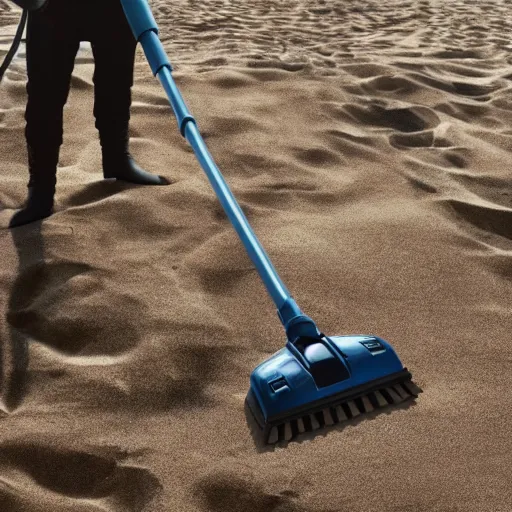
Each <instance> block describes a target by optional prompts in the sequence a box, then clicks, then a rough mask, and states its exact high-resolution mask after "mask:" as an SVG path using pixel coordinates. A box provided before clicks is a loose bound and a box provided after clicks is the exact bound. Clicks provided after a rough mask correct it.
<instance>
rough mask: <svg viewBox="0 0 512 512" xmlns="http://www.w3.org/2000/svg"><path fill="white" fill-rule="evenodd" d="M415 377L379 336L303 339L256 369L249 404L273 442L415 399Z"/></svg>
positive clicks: (416, 389) (265, 438) (248, 398)
mask: <svg viewBox="0 0 512 512" xmlns="http://www.w3.org/2000/svg"><path fill="white" fill-rule="evenodd" d="M411 379H412V376H411V374H410V373H409V372H408V371H407V369H406V368H404V367H403V366H402V363H401V362H400V359H399V358H398V356H397V355H396V353H395V351H394V350H393V348H392V347H391V345H390V344H389V343H387V342H386V341H384V340H383V339H381V338H378V337H376V336H333V337H326V336H324V335H322V337H321V338H300V339H298V340H297V341H295V342H294V343H290V342H288V343H287V345H286V347H285V348H283V349H282V350H280V351H279V352H277V353H276V354H274V355H273V356H272V357H271V358H270V359H268V360H267V361H265V362H263V363H262V364H260V365H259V366H258V367H257V368H256V369H255V370H254V371H253V372H252V374H251V387H250V389H249V393H248V395H247V398H246V404H247V406H248V407H249V409H250V411H251V413H252V415H253V416H254V419H255V420H256V423H257V424H258V426H259V427H260V429H261V431H262V434H263V437H264V441H265V442H266V443H269V444H273V443H276V442H278V441H281V440H285V441H289V440H291V439H293V438H294V437H296V436H297V435H299V434H301V433H304V432H309V431H314V430H317V429H319V428H322V427H324V426H329V425H334V424H335V423H340V422H342V421H346V420H349V419H351V418H354V417H356V416H359V415H360V414H363V413H368V412H371V411H373V410H375V409H378V408H381V407H386V406H388V405H390V404H396V403H400V402H404V401H406V400H409V399H412V398H414V397H416V396H418V393H420V392H421V389H420V388H419V387H418V386H416V385H415V384H414V383H413V382H412V380H411Z"/></svg>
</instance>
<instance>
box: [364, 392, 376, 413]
mask: <svg viewBox="0 0 512 512" xmlns="http://www.w3.org/2000/svg"><path fill="white" fill-rule="evenodd" d="M361 400H362V402H363V406H364V408H365V410H366V412H372V411H373V409H374V408H373V405H372V403H371V402H370V399H369V398H368V397H367V396H363V397H362V398H361Z"/></svg>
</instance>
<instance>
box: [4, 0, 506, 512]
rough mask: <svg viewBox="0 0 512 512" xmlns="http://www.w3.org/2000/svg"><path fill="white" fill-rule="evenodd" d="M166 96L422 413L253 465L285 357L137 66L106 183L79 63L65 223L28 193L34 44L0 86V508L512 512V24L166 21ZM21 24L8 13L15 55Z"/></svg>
mask: <svg viewBox="0 0 512 512" xmlns="http://www.w3.org/2000/svg"><path fill="white" fill-rule="evenodd" d="M151 4H152V6H153V9H154V12H155V17H156V19H157V21H158V23H159V26H160V29H161V37H162V40H163V41H164V45H165V47H166V49H167V50H168V52H169V56H170V59H171V62H172V63H173V66H174V68H175V71H174V76H175V79H176V82H177V84H178V86H179V87H180V90H181V92H182V94H183V96H184V98H185V100H186V102H187V105H188V107H189V109H190V110H191V112H192V113H193V114H194V116H195V117H196V119H197V122H198V126H199V128H200V131H201V133H202V134H203V136H204V138H205V140H206V143H207V145H208V147H209V149H210V151H211V153H212V155H213V156H214V158H215V160H216V162H217V164H218V165H219V167H220V169H221V170H222V172H223V173H224V176H225V178H226V180H227V181H228V183H229V184H230V186H231V188H232V190H233V192H234V194H235V196H236V197H237V199H238V200H239V202H240V205H241V206H242V208H243V210H244V211H245V213H246V215H247V217H248V219H249V221H250V222H251V224H252V226H253V227H254V230H255V232H256V233H257V235H258V237H259V238H260V240H261V242H262V243H263V245H264V246H265V248H266V249H267V251H268V253H269V255H270V257H271V259H272V261H273V262H274V264H275V266H276V268H277V270H278V271H279V273H280V275H281V277H282V278H283V280H284V282H285V283H286V284H287V286H288V287H289V289H290V290H291V292H292V294H293V295H294V297H295V299H296V300H297V302H298V303H299V305H300V306H301V307H302V308H303V310H304V311H305V312H306V313H307V314H308V315H310V316H311V317H313V318H314V319H315V320H316V321H317V323H318V325H319V327H320V328H321V329H322V330H323V331H324V332H326V333H327V334H345V333H347V334H348V333H375V334H378V335H380V336H382V337H383V338H385V339H387V340H389V341H390V342H391V343H392V344H393V345H394V347H395V348H396V350H397V352H398V354H399V355H400V357H401V359H402V361H403V362H404V363H405V364H406V366H407V367H408V368H409V369H410V370H411V371H412V372H413V374H414V377H415V381H416V382H417V383H418V384H419V385H420V386H421V387H422V389H423V391H424V393H423V394H422V395H421V396H420V398H419V399H418V400H417V401H416V402H415V403H412V404H411V405H410V406H408V407H395V408H389V409H387V410H385V411H384V412H383V413H378V414H377V413H372V414H371V415H369V416H368V417H366V418H363V419H361V418H356V419H353V420H351V421H349V422H347V423H345V424H343V425H338V426H336V427H332V428H330V429H326V430H324V431H321V432H320V433H318V434H316V435H309V436H305V438H303V439H300V440H298V441H296V442H292V443H289V444H288V445H286V444H280V445H278V446H277V447H274V448H263V447H262V446H261V445H260V444H258V442H257V440H256V439H255V438H254V436H253V435H252V434H251V425H250V422H249V423H248V421H247V418H246V416H245V411H244V398H245V394H246V392H247V388H248V379H249V375H250V372H251V371H252V369H253V368H254V367H255V366H256V365H257V364H258V363H260V362H261V361H263V360H264V359H265V358H267V357H269V356H270V355H271V354H272V353H274V352H275V351H277V350H278V349H280V348H281V347H282V346H283V343H284V334H283V331H282V327H281V326H280V324H279V322H278V319H277V317H276V314H275V310H274V307H273V304H272V303H271V300H270V299H269V298H268V297H267V295H266V292H265V290H264V287H263V285H262V284H261V282H260V280H259V278H258V276H257V273H256V271H255V270H254V269H253V267H252V265H251V263H250V261H249V259H248V257H247V256H246V254H245V252H244V249H243V247H242V246H241V244H240V242H239V241H238V239H237V237H236V234H235V232H234V230H233V228H232V227H231V225H230V223H229V221H228V220H227V218H226V216H225V215H224V213H223V211H222V209H221V207H220V205H219V203H218V201H217V199H216V197H215V195H214V193H213V191H212V190H211V188H210V185H209V183H208V181H207V179H206V177H205V176H204V175H203V172H202V170H201V169H200V167H199V164H198V163H197V162H196V160H195V157H194V155H193V153H192V151H191V149H190V148H189V147H188V145H187V143H186V141H185V140H184V139H183V138H182V137H181V136H180V134H179V132H178V129H177V126H176V122H175V120H174V118H173V117H172V112H171V109H170V107H169V105H168V102H167V99H166V98H165V96H164V92H163V90H161V87H160V85H159V83H158V81H157V80H156V79H154V78H153V77H152V75H151V72H150V69H149V66H148V65H147V63H146V61H145V59H144V56H143V53H142V51H141V50H140V49H139V52H138V56H137V64H136V73H135V86H134V90H133V107H132V124H131V137H132V138H131V149H132V152H133V154H134V155H135V157H136V158H137V161H138V162H139V163H140V164H141V165H142V166H144V167H146V168H147V169H148V170H151V171H152V172H155V173H159V174H163V175H165V176H166V177H167V178H168V179H169V180H171V181H172V185H171V186H169V187H162V188H158V190H155V189H154V188H151V187H147V188H143V187H136V186H131V185H127V184H122V183H112V182H106V181H105V182H104V181H102V180H101V158H100V147H99V142H98V137H97V133H96V132H95V129H94V119H93V115H92V108H93V85H92V72H93V67H94V63H93V59H92V54H91V52H90V50H89V48H88V46H87V45H84V46H83V48H82V49H81V51H80V53H79V55H78V56H77V60H76V66H75V70H74V73H73V80H72V89H71V94H70V97H69V102H68V104H67V106H66V109H65V127H64V128H65V135H64V145H63V147H62V151H61V159H60V164H59V174H58V188H57V198H56V199H57V204H56V209H57V213H56V214H55V215H53V216H52V217H51V218H49V219H47V220H45V221H44V222H42V223H37V224H34V225H30V226H26V227H22V228H18V229H15V230H8V229H6V228H7V225H8V222H9V219H10V217H11V216H12V214H13V211H14V209H15V208H18V207H19V206H20V205H21V204H22V202H23V200H24V198H25V193H26V180H27V170H26V149H25V142H24V133H23V130H24V119H23V114H24V108H25V102H26V92H25V81H26V74H25V64H24V57H25V53H24V47H23V46H22V47H21V49H20V52H19V53H18V56H17V58H16V59H15V60H14V62H13V64H12V66H11V68H10V70H9V71H8V72H7V74H6V76H5V79H4V81H3V83H2V84H1V85H0V169H1V174H0V175H1V179H0V183H1V186H0V205H1V206H0V228H2V229H0V261H1V264H0V311H1V316H0V342H1V352H0V361H1V367H2V372H1V380H0V392H1V402H0V426H1V431H2V439H1V440H0V510H1V511H2V512H3V511H6V512H43V511H45V512H46V511H50V510H51V511H57V512H64V511H66V512H68V511H69V512H93V511H94V512H96V511H105V512H118V511H119V512H121V511H122V512H125V511H129V512H131V511H142V510H149V511H155V512H157V511H166V512H167V511H173V512H174V511H182V510H183V511H187V512H190V511H213V512H217V511H218V512H221V511H222V512H231V511H233V512H234V511H237V512H238V511H251V512H259V511H275V512H285V511H286V512H306V511H307V512H310V511H311V512H312V511H315V512H344V511H347V512H349V511H350V512H371V511H375V512H377V511H378V512H380V511H383V512H384V511H389V512H391V511H393V512H398V511H400V512H405V511H411V512H412V511H414V512H421V511H425V512H426V511H428V512H431V511H443V512H444V511H450V512H452V511H464V512H471V511H474V512H491V511H492V512H508V511H510V510H512V493H511V491H510V481H509V480H510V478H509V475H510V470H511V467H512V443H511V440H510V432H511V424H510V411H511V408H512V399H511V393H510V389H511V386H512V377H511V375H512V372H511V369H512V356H511V355H510V353H509V351H508V347H509V345H510V343H511V342H512V335H511V332H512V310H511V306H510V304H511V300H512V173H511V166H510V162H511V157H512V87H511V79H512V42H511V40H510V34H511V33H512V8H511V7H510V6H509V4H508V2H505V1H501V0H493V1H491V0H481V1H479V2H473V1H470V0H458V1H452V2H443V1H440V0H416V1H410V2H407V1H406V2H404V1H398V0H384V1H381V2H376V1H373V0H366V1H362V0H358V1H356V0H354V1H348V2H341V1H334V0H324V1H321V0H319V1H311V0H293V1H292V0H282V1H279V2H277V1H272V0H258V1H253V2H229V1H225V0H222V1H221V0H204V1H201V2H199V1H195V0H187V1H185V0H179V1H178V0H176V1H172V2H171V1H165V0H153V1H152V2H151ZM19 14H20V11H19V10H18V9H17V8H15V7H13V4H11V3H10V2H7V1H6V0H0V58H1V57H2V56H3V55H5V53H6V52H7V49H8V46H9V44H10V41H11V38H12V36H13V35H14V31H15V28H16V23H17V20H18V17H19Z"/></svg>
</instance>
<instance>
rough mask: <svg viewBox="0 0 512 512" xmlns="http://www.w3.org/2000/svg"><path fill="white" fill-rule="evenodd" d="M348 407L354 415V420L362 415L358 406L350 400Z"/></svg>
mask: <svg viewBox="0 0 512 512" xmlns="http://www.w3.org/2000/svg"><path fill="white" fill-rule="evenodd" d="M347 405H348V407H349V409H350V412H351V413H352V418H355V417H356V416H359V415H360V414H361V413H360V411H359V409H358V408H357V405H356V404H355V403H354V402H353V401H352V400H349V401H348V402H347Z"/></svg>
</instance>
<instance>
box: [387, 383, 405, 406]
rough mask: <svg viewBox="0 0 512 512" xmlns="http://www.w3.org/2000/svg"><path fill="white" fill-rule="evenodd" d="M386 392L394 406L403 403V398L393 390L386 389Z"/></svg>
mask: <svg viewBox="0 0 512 512" xmlns="http://www.w3.org/2000/svg"><path fill="white" fill-rule="evenodd" d="M386 391H387V392H388V393H389V396H390V397H391V399H392V400H393V402H394V403H395V404H399V403H400V402H403V398H402V397H401V396H400V395H399V394H398V393H397V392H396V391H395V390H394V389H393V388H391V387H389V388H386Z"/></svg>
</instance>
